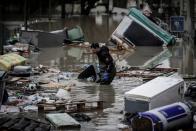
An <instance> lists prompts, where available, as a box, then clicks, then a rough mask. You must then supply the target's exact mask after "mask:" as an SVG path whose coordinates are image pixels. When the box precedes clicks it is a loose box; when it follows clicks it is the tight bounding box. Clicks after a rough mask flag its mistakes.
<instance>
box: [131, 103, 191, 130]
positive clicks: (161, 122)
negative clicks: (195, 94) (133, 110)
mask: <svg viewBox="0 0 196 131" xmlns="http://www.w3.org/2000/svg"><path fill="white" fill-rule="evenodd" d="M130 121H131V125H132V129H133V131H168V130H171V131H173V130H177V129H187V128H188V129H190V128H191V129H192V127H193V115H192V112H191V107H190V106H189V105H188V104H185V103H182V102H177V103H173V104H170V105H167V106H163V107H160V108H156V109H153V110H150V111H146V112H142V113H138V115H136V116H135V117H133V118H132V119H131V120H130Z"/></svg>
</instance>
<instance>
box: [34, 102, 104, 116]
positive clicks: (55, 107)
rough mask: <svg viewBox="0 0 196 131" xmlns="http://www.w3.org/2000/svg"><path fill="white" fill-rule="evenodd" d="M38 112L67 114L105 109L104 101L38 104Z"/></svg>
mask: <svg viewBox="0 0 196 131" xmlns="http://www.w3.org/2000/svg"><path fill="white" fill-rule="evenodd" d="M37 106H38V112H39V113H41V112H50V111H64V112H66V113H76V112H87V111H94V110H100V109H103V101H74V102H70V103H52V104H51V103H38V104H37Z"/></svg>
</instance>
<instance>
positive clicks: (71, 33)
mask: <svg viewBox="0 0 196 131" xmlns="http://www.w3.org/2000/svg"><path fill="white" fill-rule="evenodd" d="M67 36H68V39H69V40H70V41H71V42H84V34H83V31H82V29H81V28H80V27H79V26H76V27H74V28H71V29H68V30H67Z"/></svg>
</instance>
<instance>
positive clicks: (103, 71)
mask: <svg viewBox="0 0 196 131" xmlns="http://www.w3.org/2000/svg"><path fill="white" fill-rule="evenodd" d="M91 49H92V52H93V53H96V55H97V57H98V60H99V71H98V73H96V71H95V68H94V66H93V65H90V66H89V67H88V68H87V69H86V70H85V71H83V72H82V73H80V75H79V76H78V78H79V79H84V78H88V77H92V78H93V81H96V82H97V83H100V84H101V85H109V84H110V83H111V82H112V81H113V79H114V77H115V75H116V67H115V63H114V61H113V58H112V56H111V55H110V53H109V49H108V47H107V46H102V47H99V44H98V43H92V44H91ZM97 76H98V77H97Z"/></svg>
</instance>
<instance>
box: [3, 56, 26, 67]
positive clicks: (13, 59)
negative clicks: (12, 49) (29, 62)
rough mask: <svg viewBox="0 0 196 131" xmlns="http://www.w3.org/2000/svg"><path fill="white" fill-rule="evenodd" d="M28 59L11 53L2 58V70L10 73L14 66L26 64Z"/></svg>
mask: <svg viewBox="0 0 196 131" xmlns="http://www.w3.org/2000/svg"><path fill="white" fill-rule="evenodd" d="M25 61H26V59H25V58H24V57H22V56H20V55H18V54H15V53H10V54H5V55H1V56H0V70H4V71H8V70H10V69H11V68H12V67H13V66H15V65H19V64H23V63H25Z"/></svg>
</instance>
